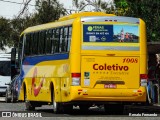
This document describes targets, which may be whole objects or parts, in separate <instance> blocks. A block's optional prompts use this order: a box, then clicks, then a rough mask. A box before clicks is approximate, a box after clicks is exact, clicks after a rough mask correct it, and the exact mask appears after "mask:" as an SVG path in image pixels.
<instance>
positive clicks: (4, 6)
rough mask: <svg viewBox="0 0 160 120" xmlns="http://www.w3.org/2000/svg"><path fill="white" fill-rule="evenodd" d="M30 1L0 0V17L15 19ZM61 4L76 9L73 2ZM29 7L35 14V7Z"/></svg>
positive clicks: (33, 3) (64, 0)
mask: <svg viewBox="0 0 160 120" xmlns="http://www.w3.org/2000/svg"><path fill="white" fill-rule="evenodd" d="M5 1H10V2H17V3H22V4H15V3H9V2H5ZM26 1H28V0H0V16H3V17H5V18H10V19H12V18H14V17H16V16H18V15H19V13H20V11H21V10H22V9H23V7H24V5H23V3H25V2H26ZM58 1H59V2H60V3H63V5H64V7H65V8H67V9H74V8H73V7H72V0H58ZM104 1H106V2H107V1H112V0H104ZM29 4H31V5H35V0H31V2H30V3H29ZM31 5H29V7H28V13H34V12H35V7H34V6H31Z"/></svg>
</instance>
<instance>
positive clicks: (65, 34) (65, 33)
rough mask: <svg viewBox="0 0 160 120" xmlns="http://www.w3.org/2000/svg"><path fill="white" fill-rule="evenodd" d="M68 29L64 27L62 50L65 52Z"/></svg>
mask: <svg viewBox="0 0 160 120" xmlns="http://www.w3.org/2000/svg"><path fill="white" fill-rule="evenodd" d="M68 33H69V30H68V27H65V28H64V45H63V47H64V51H65V52H67V45H68V36H69V34H68Z"/></svg>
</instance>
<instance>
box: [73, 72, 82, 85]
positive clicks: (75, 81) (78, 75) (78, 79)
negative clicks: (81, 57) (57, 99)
mask: <svg viewBox="0 0 160 120" xmlns="http://www.w3.org/2000/svg"><path fill="white" fill-rule="evenodd" d="M80 82H81V73H72V85H73V86H79V85H80Z"/></svg>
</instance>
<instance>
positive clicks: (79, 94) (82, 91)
mask: <svg viewBox="0 0 160 120" xmlns="http://www.w3.org/2000/svg"><path fill="white" fill-rule="evenodd" d="M146 94H147V93H146V88H145V87H140V88H139V89H89V88H81V87H79V86H76V87H75V86H72V87H71V91H70V95H71V96H70V101H108V102H112V101H114V102H116V101H117V102H118V101H119V102H146Z"/></svg>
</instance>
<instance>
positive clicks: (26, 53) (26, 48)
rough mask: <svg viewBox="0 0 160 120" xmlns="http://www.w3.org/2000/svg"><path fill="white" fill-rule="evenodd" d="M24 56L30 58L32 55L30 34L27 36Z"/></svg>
mask: <svg viewBox="0 0 160 120" xmlns="http://www.w3.org/2000/svg"><path fill="white" fill-rule="evenodd" d="M24 49H25V51H24V54H25V56H28V55H30V34H27V35H26V41H25V44H24Z"/></svg>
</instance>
